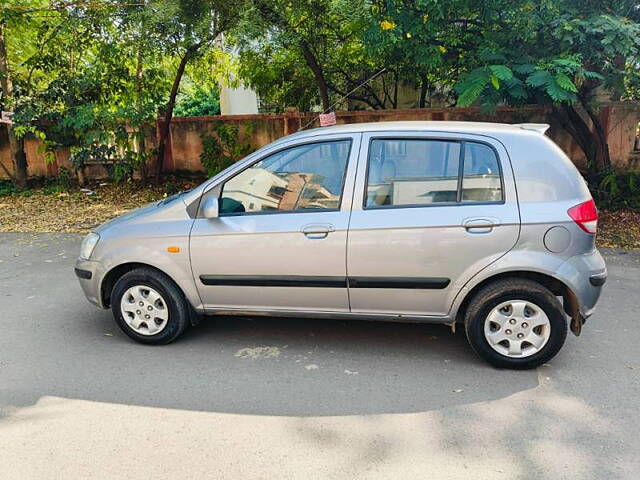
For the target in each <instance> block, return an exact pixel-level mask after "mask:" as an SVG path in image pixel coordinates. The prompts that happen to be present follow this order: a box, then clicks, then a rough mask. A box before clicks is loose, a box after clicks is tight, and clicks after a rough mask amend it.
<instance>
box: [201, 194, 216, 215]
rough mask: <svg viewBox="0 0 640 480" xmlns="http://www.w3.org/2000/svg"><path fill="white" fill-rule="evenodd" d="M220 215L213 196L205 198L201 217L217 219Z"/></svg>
mask: <svg viewBox="0 0 640 480" xmlns="http://www.w3.org/2000/svg"><path fill="white" fill-rule="evenodd" d="M219 215H220V202H218V198H217V197H214V196H213V195H212V196H210V197H209V198H207V199H206V200H205V201H204V204H203V205H202V216H203V217H204V218H209V219H212V218H218V216H219Z"/></svg>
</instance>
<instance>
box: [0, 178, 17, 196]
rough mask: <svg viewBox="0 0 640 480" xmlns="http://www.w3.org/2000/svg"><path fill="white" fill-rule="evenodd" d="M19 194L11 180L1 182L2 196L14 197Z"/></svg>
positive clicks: (0, 191) (0, 190) (0, 194)
mask: <svg viewBox="0 0 640 480" xmlns="http://www.w3.org/2000/svg"><path fill="white" fill-rule="evenodd" d="M15 193H18V189H17V188H16V187H15V186H14V185H13V183H11V182H10V181H9V180H0V196H2V195H13V194H15Z"/></svg>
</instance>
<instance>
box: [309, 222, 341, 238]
mask: <svg viewBox="0 0 640 480" xmlns="http://www.w3.org/2000/svg"><path fill="white" fill-rule="evenodd" d="M335 229H336V227H334V226H333V225H331V224H330V223H314V224H311V225H305V226H304V227H302V233H304V236H305V237H307V238H309V239H321V238H326V236H327V235H329V233H330V232H334V231H335Z"/></svg>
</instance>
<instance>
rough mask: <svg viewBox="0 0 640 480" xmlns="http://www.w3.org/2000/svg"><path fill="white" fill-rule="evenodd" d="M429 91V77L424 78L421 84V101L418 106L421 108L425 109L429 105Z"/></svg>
mask: <svg viewBox="0 0 640 480" xmlns="http://www.w3.org/2000/svg"><path fill="white" fill-rule="evenodd" d="M428 89H429V83H428V82H427V77H426V76H423V77H422V82H421V83H420V101H419V103H418V106H419V107H420V108H424V107H425V105H426V104H427V91H428Z"/></svg>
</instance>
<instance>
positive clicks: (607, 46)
mask: <svg viewBox="0 0 640 480" xmlns="http://www.w3.org/2000/svg"><path fill="white" fill-rule="evenodd" d="M639 16H640V9H639V8H638V5H637V2H635V1H633V0H627V1H595V0H587V1H578V0H562V1H558V0H556V1H554V2H549V1H546V2H540V3H532V2H529V1H520V2H515V3H514V4H513V5H512V6H511V8H510V9H509V10H507V11H506V12H505V14H504V15H503V16H502V19H503V21H502V22H501V23H500V29H495V28H491V26H490V25H486V27H487V28H483V32H484V35H482V37H479V38H478V41H477V42H476V43H475V45H474V46H473V50H471V51H470V52H469V53H468V61H467V62H466V65H465V67H466V69H467V73H466V74H465V75H463V77H462V79H461V81H460V82H459V84H458V85H457V90H458V92H459V95H460V96H459V98H458V103H459V104H460V105H463V106H464V105H470V104H472V103H474V102H480V103H481V104H482V105H483V106H484V107H485V108H492V107H493V106H495V105H497V104H500V103H509V104H515V105H518V104H523V103H537V104H543V105H549V106H550V108H551V109H552V112H553V115H554V117H555V118H556V119H557V121H558V122H559V123H560V124H561V125H562V126H563V127H564V128H565V129H566V130H567V132H568V133H569V134H570V135H571V136H572V137H573V138H574V139H575V141H576V142H577V144H578V145H579V146H580V147H581V149H582V150H583V151H584V154H585V156H586V158H587V162H588V165H589V170H590V172H591V174H592V175H595V173H596V172H597V171H598V170H608V169H610V168H611V160H610V155H609V148H608V145H607V134H606V131H605V127H604V125H603V124H602V122H601V119H600V116H599V110H600V107H601V105H602V102H603V101H608V100H618V99H623V98H625V97H627V98H628V97H629V96H630V95H633V90H632V89H631V88H630V86H632V85H637V84H638V76H639V75H640V73H639V70H638V54H639V53H640V23H639ZM591 125H593V129H592V128H591Z"/></svg>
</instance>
